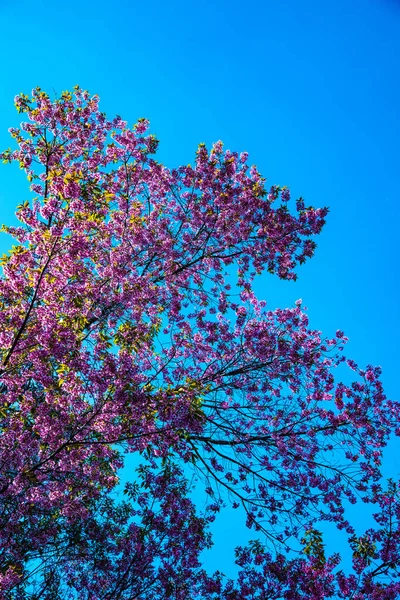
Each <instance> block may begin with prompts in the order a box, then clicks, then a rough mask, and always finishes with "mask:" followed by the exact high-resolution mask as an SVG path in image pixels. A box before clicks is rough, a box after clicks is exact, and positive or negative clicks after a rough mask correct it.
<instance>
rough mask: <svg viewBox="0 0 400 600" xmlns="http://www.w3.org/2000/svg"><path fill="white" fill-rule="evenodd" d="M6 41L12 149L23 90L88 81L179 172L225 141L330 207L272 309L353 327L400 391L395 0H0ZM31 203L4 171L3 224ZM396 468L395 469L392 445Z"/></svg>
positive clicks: (1, 135)
mask: <svg viewBox="0 0 400 600" xmlns="http://www.w3.org/2000/svg"><path fill="white" fill-rule="evenodd" d="M0 39H1V48H2V62H1V83H0V147H1V148H6V147H8V146H9V145H10V143H11V142H10V141H9V137H8V133H7V129H8V127H10V126H15V125H18V123H19V121H20V118H19V116H18V115H17V113H16V112H15V110H14V107H13V98H14V96H15V94H16V93H18V92H21V91H22V92H25V93H29V92H30V90H31V89H32V88H33V87H36V86H37V85H39V86H40V87H42V88H43V89H45V90H46V91H48V92H50V93H51V92H52V90H54V91H55V92H57V93H60V92H61V91H62V90H65V89H71V88H72V86H73V85H75V84H76V83H78V84H79V85H80V86H82V87H84V88H88V89H89V90H90V91H91V92H93V93H97V94H99V95H100V97H101V107H102V110H104V111H106V112H107V113H108V114H109V115H112V114H120V115H121V116H123V117H124V118H125V119H127V120H128V122H130V123H133V122H134V121H135V120H136V119H137V118H138V117H142V116H145V117H147V118H149V119H150V121H151V124H152V132H153V133H155V134H156V135H157V137H158V138H159V139H160V141H161V144H160V152H159V160H163V161H165V162H166V163H167V165H169V166H173V165H177V164H180V163H183V164H187V163H188V162H192V161H193V156H194V152H195V149H196V147H197V144H198V143H199V142H201V141H204V142H206V143H207V145H210V144H211V143H212V142H213V141H216V140H218V139H222V140H223V141H224V142H225V144H226V146H227V147H228V148H229V149H231V150H237V151H242V150H246V151H248V152H249V154H250V161H251V162H254V163H256V164H257V165H258V167H259V170H260V171H261V173H262V174H263V175H264V176H266V177H267V178H268V182H269V184H271V185H272V184H281V185H288V186H290V188H291V190H292V196H293V197H297V196H299V195H302V196H303V197H304V198H305V199H306V200H307V203H308V204H313V205H317V206H318V205H319V206H322V205H328V206H329V207H330V210H331V212H330V215H329V221H328V225H327V226H326V229H325V231H324V232H323V234H322V235H321V236H320V239H319V240H318V241H319V248H318V250H317V253H316V256H315V258H314V259H313V260H312V261H310V262H309V263H308V264H306V265H304V266H303V267H302V268H301V269H300V271H299V280H298V282H297V283H295V284H293V283H283V282H279V281H278V282H277V281H275V280H273V279H272V278H270V277H263V278H262V279H260V280H259V283H258V293H259V295H260V296H263V297H264V298H265V299H266V300H267V301H268V303H269V305H270V307H272V308H273V307H275V306H284V305H286V306H287V305H291V304H293V302H294V301H295V300H296V299H297V298H299V297H301V298H303V301H304V304H305V305H306V306H308V307H309V312H310V319H311V325H312V326H313V327H315V328H318V329H321V330H322V331H324V332H325V333H326V334H328V335H331V334H332V333H334V332H335V331H336V329H338V328H340V329H343V330H344V331H345V332H346V334H347V335H348V337H349V338H350V343H349V345H348V353H349V354H351V355H352V356H353V358H355V360H357V361H358V362H359V363H361V364H366V363H373V364H380V365H381V366H382V367H383V379H384V383H385V387H386V390H387V393H388V395H389V396H390V397H392V398H398V397H399V392H398V385H397V383H398V381H397V373H398V371H399V368H398V349H399V339H400V327H399V310H398V306H399V302H398V294H399V269H398V260H399V251H398V240H399V234H398V228H399V217H400V202H399V192H400V182H399V139H400V119H399V106H400V79H399V59H400V1H396V0H335V1H334V2H321V1H320V0H304V1H301V2H300V1H299V0H280V1H275V2H272V1H271V0H259V1H252V0H247V1H246V2H240V1H239V0H229V1H228V0H213V1H211V0H202V1H201V2H199V1H197V2H194V1H192V0H170V1H168V2H166V1H165V0H153V1H152V2H143V0H141V1H137V0H129V1H128V0H125V1H121V0H114V1H113V2H105V1H103V0H97V1H94V0H85V1H82V0H81V1H77V0H70V1H69V2H66V3H56V2H50V1H49V0H35V1H34V2H32V1H29V2H28V1H27V0H19V1H18V2H15V1H14V0H0ZM28 196H29V194H28V190H27V187H26V182H25V180H24V177H23V175H22V173H21V172H20V171H19V170H18V169H17V168H16V169H14V168H12V167H6V166H3V167H1V168H0V222H6V223H10V222H11V221H12V219H13V213H14V210H15V207H16V205H17V204H19V203H20V202H21V201H22V200H24V199H26V198H27V197H28ZM3 237H4V239H2V238H0V252H4V251H6V249H7V247H8V245H9V242H8V240H7V239H6V237H5V236H3ZM398 448H399V446H397V449H398ZM386 470H387V473H389V472H390V473H391V474H393V475H394V476H396V475H397V474H398V471H399V470H400V469H398V468H397V459H396V448H395V446H393V448H392V450H391V452H389V453H388V455H387V461H386ZM235 528H236V525H234V526H233V527H232V524H231V523H230V522H229V520H228V519H226V520H222V521H220V524H219V525H218V531H219V538H218V539H217V543H218V548H219V551H218V558H220V559H221V561H222V563H221V562H219V563H218V564H217V563H215V567H219V566H220V567H221V568H222V569H224V570H228V566H227V565H228V563H229V561H228V560H227V559H226V558H225V557H224V556H223V552H221V549H222V550H223V548H224V544H225V545H226V548H228V546H229V547H231V546H233V545H234V543H235V539H234V538H233V537H232V535H231V533H232V531H234V530H235ZM337 549H339V550H340V548H337ZM216 556H217V554H214V557H216Z"/></svg>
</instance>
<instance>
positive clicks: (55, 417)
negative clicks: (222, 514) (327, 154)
mask: <svg viewBox="0 0 400 600" xmlns="http://www.w3.org/2000/svg"><path fill="white" fill-rule="evenodd" d="M15 104H16V107H17V110H18V112H19V113H21V114H23V116H24V119H25V121H24V122H23V123H21V125H20V127H19V128H11V129H10V133H11V135H12V137H13V138H14V139H15V141H16V143H17V147H16V149H8V150H6V151H4V152H2V154H1V157H2V159H3V162H6V163H7V162H14V161H16V162H18V163H19V165H20V167H21V168H22V169H23V170H24V171H25V173H26V175H27V178H28V181H29V182H30V190H31V192H32V193H33V194H34V197H32V198H31V199H30V200H27V201H26V202H24V203H22V204H21V205H19V206H18V209H17V213H16V214H17V218H18V220H19V222H20V225H19V226H13V227H11V226H5V225H3V226H2V231H4V232H6V233H8V234H11V235H12V236H13V237H14V238H15V240H16V242H17V245H14V246H13V247H12V249H11V250H10V252H9V254H7V255H3V257H2V259H1V264H2V267H3V276H2V278H1V279H0V303H1V312H0V361H1V366H0V418H1V433H0V460H1V471H0V589H1V590H2V593H3V594H5V597H7V598H31V599H33V598H48V599H50V598H60V599H61V598H62V599H68V598H88V599H89V598H99V599H100V598H101V599H104V600H105V599H106V598H109V599H110V600H111V599H112V598H113V599H114V598H124V599H125V598H126V599H127V598H130V599H131V600H133V598H140V599H149V600H150V599H152V598H164V597H165V598H167V597H172V598H179V599H180V598H182V599H183V598H188V597H192V598H196V597H198V598H204V599H207V598H209V599H210V600H211V599H215V600H216V599H217V598H224V599H226V600H235V599H239V598H260V599H261V598H274V599H275V598H276V599H277V598H315V599H317V598H325V597H338V598H354V599H356V598H396V597H398V594H399V593H400V584H399V583H398V581H397V578H398V570H397V565H398V564H399V561H398V552H399V538H398V536H399V534H398V518H399V504H398V491H397V487H396V484H395V482H389V484H388V486H386V488H385V486H383V485H382V483H381V471H380V466H381V460H382V452H383V449H384V447H385V445H386V444H387V441H388V439H389V437H390V436H391V435H392V434H396V435H399V433H400V429H399V426H398V423H399V416H400V410H399V404H398V403H396V402H393V401H390V400H388V399H387V398H386V396H385V394H384V392H383V388H382V384H381V380H380V375H381V372H380V369H379V368H378V367H373V366H371V365H368V366H367V367H366V368H365V369H362V368H360V367H359V366H358V365H357V364H356V363H355V362H354V361H352V360H350V359H348V358H346V356H345V355H344V354H343V351H344V346H345V343H346V341H347V338H346V337H345V335H344V334H343V332H341V331H337V332H336V335H335V336H334V337H331V338H325V337H323V336H322V334H321V332H319V331H315V330H313V329H311V328H310V327H309V325H308V317H307V314H306V311H305V309H303V307H302V303H301V301H298V302H296V305H295V306H293V307H291V308H286V309H278V310H275V311H271V310H268V309H267V306H266V303H265V301H263V300H259V299H258V298H257V297H256V295H255V293H254V289H253V283H254V279H255V277H256V276H257V275H259V274H261V273H262V272H263V271H265V270H266V271H268V272H269V273H270V274H275V275H277V276H278V277H279V278H281V279H289V280H290V279H291V280H295V279H296V274H295V269H296V267H297V265H299V264H301V263H303V262H304V261H306V260H307V259H308V258H310V257H312V255H313V253H314V250H315V247H316V245H315V241H314V237H315V236H316V235H317V234H319V233H320V231H321V229H322V227H323V225H324V222H325V218H326V216H327V213H328V210H327V209H326V208H318V209H315V208H313V207H309V206H307V205H306V204H305V202H304V200H303V199H302V198H300V199H298V200H297V201H296V202H295V206H294V207H293V206H292V204H293V202H292V201H291V199H290V192H289V190H288V189H287V188H286V187H282V188H281V187H279V186H272V187H270V188H267V187H266V182H265V179H264V178H263V177H261V175H260V173H259V172H258V171H257V169H256V168H255V167H254V166H251V167H249V165H248V163H247V158H248V157H247V154H246V153H242V154H237V153H235V152H230V151H229V150H224V148H223V145H222V143H221V142H217V143H216V144H214V145H213V147H212V148H211V149H210V150H208V149H207V148H206V146H205V145H204V144H200V145H199V147H198V149H197V152H196V157H195V162H194V164H193V166H191V165H187V166H182V167H179V168H176V169H169V168H167V167H165V166H163V165H162V164H160V163H159V162H157V161H156V160H155V159H154V158H152V155H154V154H155V152H156V149H157V144H158V141H157V139H156V138H155V137H154V135H151V134H148V127H149V124H148V122H147V121H146V120H145V119H139V121H138V122H137V123H136V124H135V125H134V127H133V128H130V127H128V125H127V123H126V122H125V121H123V120H122V119H121V118H120V117H115V118H114V119H112V120H108V119H107V117H106V115H105V114H104V113H102V112H100V111H99V108H98V104H99V99H98V97H97V96H90V94H89V93H88V92H87V91H84V90H82V89H80V88H79V87H76V88H75V89H74V92H73V93H70V92H63V93H62V94H61V96H60V97H59V98H56V99H54V100H51V99H50V98H49V96H48V95H47V94H46V93H45V92H43V91H41V90H40V89H39V88H37V89H35V90H33V92H32V95H31V96H26V95H24V94H21V95H19V96H17V97H16V99H15ZM343 369H348V370H349V372H350V373H352V375H353V378H354V382H353V383H348V381H349V380H350V379H349V377H348V376H347V378H345V382H347V383H345V382H341V381H339V380H338V378H337V377H334V373H335V370H336V372H342V371H343ZM128 453H132V454H134V455H136V456H140V459H141V461H142V465H141V467H139V471H138V473H137V477H135V479H134V480H133V481H130V482H128V483H127V485H126V488H125V496H124V499H123V500H120V499H118V498H116V494H115V488H116V486H117V484H118V481H119V473H120V470H121V469H122V467H123V465H124V457H125V456H126V455H127V454H128ZM189 472H193V473H194V474H195V476H196V477H197V480H198V484H197V485H198V486H203V489H204V491H205V493H206V495H207V497H208V499H209V501H208V505H207V508H206V509H205V511H204V513H203V514H197V513H196V509H195V506H194V504H193V502H192V501H191V500H190V485H189V483H188V481H187V477H188V473H189ZM348 502H350V503H356V502H365V503H373V504H374V505H376V510H377V512H376V516H375V521H376V523H375V527H371V528H370V529H368V530H367V531H366V532H365V534H363V535H362V536H361V537H360V536H358V537H357V535H356V531H355V528H354V527H353V525H352V524H351V523H350V522H349V521H348V520H347V518H346V513H345V507H346V504H347V503H348ZM226 504H230V505H231V506H232V507H233V508H234V509H238V513H237V514H238V518H241V516H242V515H245V520H246V524H247V526H248V527H249V528H252V529H254V530H255V531H256V532H258V534H257V535H258V536H259V537H260V540H258V541H257V540H255V541H254V542H253V543H252V544H250V546H249V547H247V548H238V549H237V556H236V561H237V564H238V565H239V566H240V567H241V568H242V571H240V573H239V576H238V580H237V581H236V582H233V581H229V580H226V579H224V578H223V576H222V575H221V574H220V573H219V572H217V573H215V574H213V575H209V574H207V573H206V572H205V571H204V570H203V569H202V567H201V557H200V553H201V552H202V551H203V550H204V549H206V548H208V547H210V545H211V537H210V527H211V523H212V521H213V520H214V518H215V515H216V513H218V512H219V511H220V510H223V507H224V505H226ZM324 521H325V522H331V523H334V524H335V525H336V526H337V527H338V528H339V529H341V530H344V531H345V532H346V534H347V535H348V540H349V544H350V547H351V549H352V553H353V562H354V564H353V571H352V572H351V573H350V574H348V575H345V574H344V573H343V571H341V570H340V557H339V556H338V555H333V556H331V557H326V556H325V552H324V544H323V540H322V537H321V533H320V529H319V528H318V527H319V524H321V523H323V522H324ZM261 538H262V540H263V541H261ZM296 548H297V550H293V549H296ZM290 549H292V551H293V552H294V554H293V556H292V555H287V554H286V552H285V551H287V550H290ZM289 556H290V557H289Z"/></svg>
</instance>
